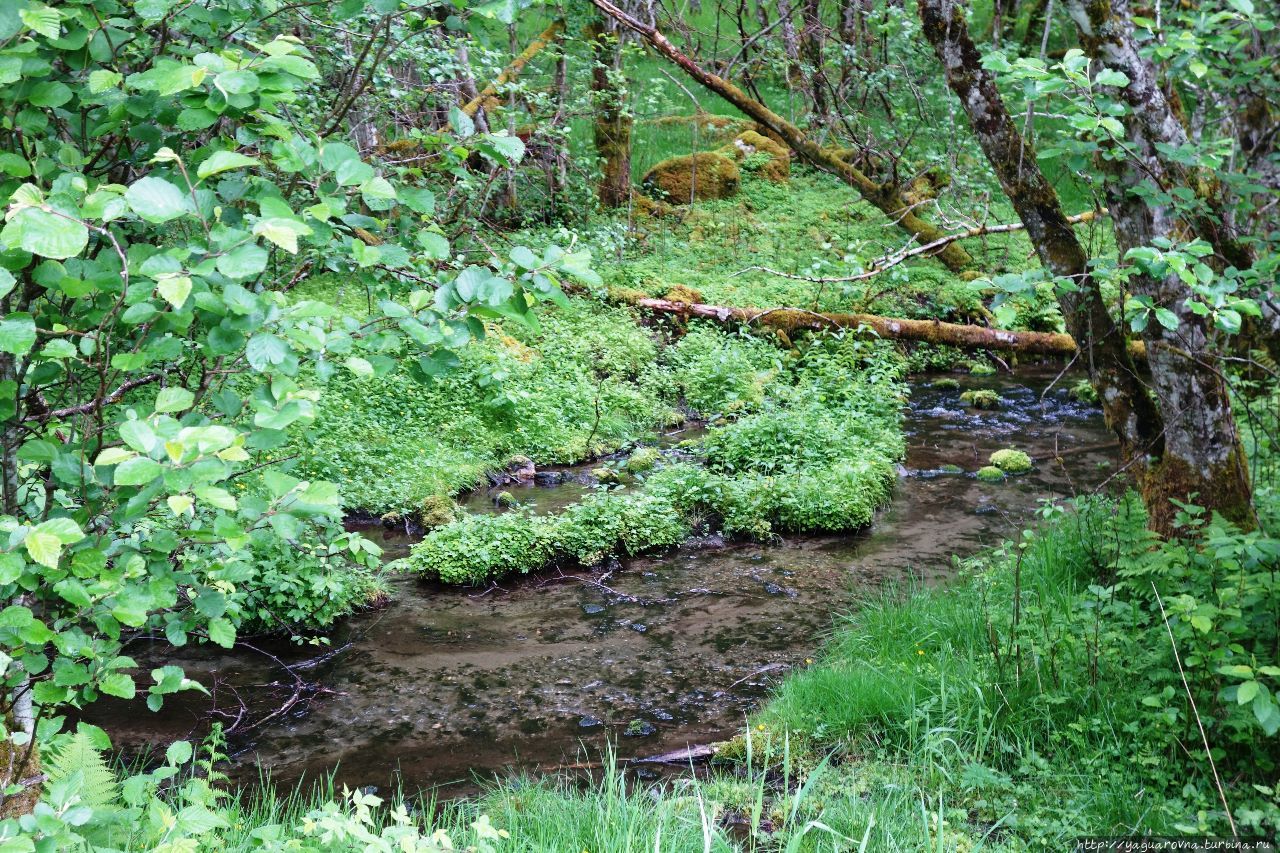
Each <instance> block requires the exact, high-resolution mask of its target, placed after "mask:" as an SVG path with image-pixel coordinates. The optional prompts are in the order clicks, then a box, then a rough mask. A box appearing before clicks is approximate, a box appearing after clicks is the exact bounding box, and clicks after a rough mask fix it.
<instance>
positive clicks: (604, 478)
mask: <svg viewBox="0 0 1280 853" xmlns="http://www.w3.org/2000/svg"><path fill="white" fill-rule="evenodd" d="M591 476H592V477H595V478H596V480H597V481H598V482H601V483H608V484H612V483H618V482H621V481H622V477H621V476H619V474H618V472H617V471H615V470H613V469H612V468H610V467H608V466H606V465H601V466H600V467H599V468H592V469H591Z"/></svg>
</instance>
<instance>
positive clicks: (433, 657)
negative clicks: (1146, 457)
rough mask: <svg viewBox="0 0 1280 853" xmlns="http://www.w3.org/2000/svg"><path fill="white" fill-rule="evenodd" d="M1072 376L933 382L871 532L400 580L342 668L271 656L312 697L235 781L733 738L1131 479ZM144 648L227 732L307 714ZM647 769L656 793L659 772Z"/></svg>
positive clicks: (442, 766) (298, 656) (551, 758)
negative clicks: (960, 571)
mask: <svg viewBox="0 0 1280 853" xmlns="http://www.w3.org/2000/svg"><path fill="white" fill-rule="evenodd" d="M1055 377H1056V372H1055V371H1052V370H1043V369H1032V370H1026V369H1020V370H1019V371H1018V372H1017V373H1016V374H1014V375H1012V376H1010V375H1007V374H1002V375H998V376H989V377H976V376H975V377H967V378H966V379H965V385H966V386H967V387H970V388H991V389H993V390H996V391H997V392H998V393H999V394H1000V395H1001V397H1002V398H1003V400H1004V405H1003V406H1002V407H1001V408H999V409H996V410H990V411H979V410H974V409H969V408H966V407H965V406H964V405H963V404H962V403H961V402H960V399H959V395H960V391H959V390H954V389H948V388H939V387H935V386H934V384H933V382H934V381H935V380H931V379H930V378H928V377H921V378H918V379H916V380H915V381H914V382H913V387H912V391H911V399H910V403H909V410H908V411H907V413H906V416H905V419H904V430H905V432H906V436H907V444H908V450H907V456H906V459H905V461H904V464H903V466H902V469H901V474H902V476H901V478H900V482H899V484H898V487H897V489H896V491H895V495H894V498H893V501H892V503H891V504H890V506H888V507H887V508H886V509H885V510H883V511H882V512H881V513H880V515H879V517H878V519H877V521H876V522H875V524H874V525H873V526H872V528H871V529H870V530H867V531H864V532H861V533H855V534H850V535H827V536H804V537H794V538H785V539H781V540H778V541H773V542H769V543H759V542H751V543H724V542H722V541H719V540H707V539H702V540H698V541H695V542H692V543H690V544H688V545H686V546H685V547H682V548H679V549H676V550H674V551H672V552H669V553H665V554H660V555H657V556H649V557H642V558H633V559H628V560H624V561H622V562H621V563H614V564H612V565H605V566H601V567H594V568H590V569H578V570H576V571H572V572H571V571H569V570H565V571H564V572H563V573H543V574H541V575H537V576H529V577H522V578H511V579H507V580H503V581H500V582H499V583H498V584H496V585H495V586H493V587H491V588H489V589H483V588H478V589H477V588H469V589H462V588H456V587H444V586H439V585H431V584H425V583H422V582H420V581H418V580H416V579H413V578H409V577H403V578H399V579H397V580H396V581H394V598H393V600H392V602H391V604H390V605H389V606H387V607H385V608H383V609H380V610H377V611H374V612H369V613H365V614H362V615H358V616H356V617H354V618H351V619H349V620H347V622H346V623H345V624H344V625H343V626H342V627H341V628H340V629H339V630H338V631H337V632H336V633H335V635H334V636H333V638H332V646H331V647H329V648H328V650H327V651H328V653H326V649H325V648H320V649H317V648H313V647H307V648H303V649H289V648H285V649H283V650H282V649H281V648H279V647H278V646H271V647H267V646H264V647H263V648H264V649H267V648H269V650H270V651H271V652H272V653H273V654H275V655H277V656H278V657H279V658H281V659H284V660H286V661H291V662H296V661H307V660H311V663H309V664H307V665H305V666H303V667H301V668H299V669H298V675H299V677H300V678H302V679H304V680H305V681H306V682H307V685H308V691H307V695H306V696H305V697H303V698H301V699H300V700H299V701H296V702H294V703H293V704H292V705H290V706H289V708H288V710H287V711H286V712H284V713H279V714H278V715H277V716H275V717H274V718H272V719H270V720H269V721H268V722H266V723H265V724H262V725H258V726H255V727H253V728H252V729H249V730H247V731H244V730H242V731H241V732H240V733H238V734H233V735H232V737H231V743H230V746H231V749H232V753H233V755H232V757H233V759H234V770H233V771H232V773H233V776H235V777H236V778H237V779H238V780H239V781H241V782H252V781H253V780H255V779H257V776H258V769H257V768H258V766H259V765H261V767H262V768H263V769H264V770H265V771H268V772H270V774H271V775H272V776H273V777H274V778H275V779H277V780H278V781H281V782H292V781H295V780H297V779H299V778H302V777H304V776H305V777H309V778H315V777H317V776H320V775H322V774H324V773H327V772H334V773H335V774H336V781H337V782H338V783H339V784H342V783H345V784H348V785H352V786H376V787H378V788H385V787H386V786H388V785H395V784H402V785H403V786H404V788H405V789H407V790H415V789H419V788H436V789H437V790H438V791H439V794H440V795H441V796H452V795H454V794H457V793H464V792H467V791H471V790H474V788H475V783H476V780H477V777H483V776H484V775H486V774H491V773H494V772H502V771H504V770H506V769H508V768H517V769H523V770H540V771H554V770H556V769H557V768H559V767H562V766H565V765H575V764H579V763H582V762H586V763H590V762H591V761H597V760H599V753H600V749H601V748H602V747H603V746H604V745H605V744H606V742H608V741H610V740H615V741H616V742H617V752H618V755H619V757H621V758H624V759H633V758H644V757H647V756H654V755H658V754H662V753H668V752H672V751H677V750H681V749H684V748H685V747H689V746H699V745H706V744H710V743H712V742H715V741H720V740H724V739H727V738H729V737H732V736H733V735H734V734H736V733H738V732H739V731H740V730H741V727H742V724H743V720H744V717H745V715H746V714H747V713H748V712H749V711H751V710H752V709H753V708H755V707H756V706H757V705H758V704H759V703H760V701H761V700H762V698H763V697H764V696H766V695H767V692H768V690H769V689H770V686H771V685H772V684H774V683H776V682H777V680H779V679H780V678H782V677H783V676H784V675H785V674H786V673H787V671H789V670H790V669H792V668H794V667H802V666H804V665H805V662H806V659H807V658H810V657H812V656H813V655H814V654H815V653H816V651H817V649H818V647H819V644H820V642H821V639H822V636H823V634H824V631H825V630H826V629H827V627H828V626H829V625H830V624H831V620H832V619H833V617H835V616H837V615H838V614H839V613H840V612H841V611H842V610H845V609H847V608H848V607H849V605H851V604H852V603H853V602H854V600H855V599H856V597H857V596H858V595H859V593H863V594H865V593H867V592H868V591H871V590H874V589H875V588H877V587H879V586H881V585H883V584H885V583H891V582H896V583H920V582H924V583H930V582H936V581H938V580H941V579H944V578H946V577H948V576H949V575H951V574H952V573H954V571H955V568H954V564H953V561H952V555H961V556H963V555H967V554H971V553H974V552H976V551H977V550H979V549H980V548H982V547H984V546H989V545H992V544H996V543H998V542H999V541H1000V540H1001V539H1002V538H1007V537H1010V536H1013V535H1016V533H1017V532H1018V530H1019V529H1021V527H1022V526H1024V525H1025V523H1026V522H1027V520H1028V518H1029V516H1030V515H1031V514H1032V513H1033V512H1034V510H1035V509H1036V508H1037V506H1038V502H1039V501H1040V500H1041V499H1043V498H1050V497H1063V496H1069V495H1071V494H1080V493H1084V492H1087V491H1089V490H1092V489H1094V488H1096V487H1098V486H1099V485H1100V484H1104V483H1105V482H1106V481H1107V479H1108V478H1109V477H1111V476H1112V475H1113V474H1114V472H1115V468H1114V467H1113V463H1114V461H1115V459H1116V452H1115V448H1114V443H1113V440H1112V439H1111V436H1110V433H1109V432H1108V431H1107V430H1106V428H1105V426H1104V425H1103V422H1102V416H1101V413H1100V412H1099V410H1097V409H1096V408H1092V407H1089V406H1086V405H1083V404H1080V403H1076V402H1073V401H1071V400H1070V399H1069V398H1068V395H1067V392H1066V389H1067V387H1068V386H1069V385H1070V384H1071V381H1074V380H1073V379H1071V380H1069V378H1068V377H1062V378H1060V379H1058V381H1057V382H1056V384H1054V385H1053V387H1052V388H1051V389H1050V390H1048V391H1047V393H1046V389H1047V388H1049V386H1050V383H1051V382H1053V380H1054V379H1055ZM681 437H684V436H679V435H677V436H675V437H674V438H681ZM1004 447H1016V448H1018V449H1021V450H1024V451H1026V452H1028V453H1029V454H1030V455H1031V456H1032V458H1033V459H1034V460H1035V462H1036V467H1035V469H1034V470H1033V471H1032V472H1031V473H1029V474H1026V475H1024V476H1020V477H1012V478H1010V479H1009V480H1008V481H1006V482H1005V483H1003V484H985V483H982V482H979V481H978V480H976V479H975V478H974V476H973V473H972V472H974V471H976V470H977V469H978V468H979V467H981V466H982V465H985V464H987V457H988V455H989V454H990V453H991V452H992V451H994V450H998V449H1000V448H1004ZM945 466H958V467H959V468H961V469H963V471H964V473H956V472H955V469H954V468H948V467H945ZM590 467H591V466H580V467H578V468H572V469H566V470H565V473H564V476H565V477H567V481H566V482H563V483H561V484H558V485H554V486H539V485H529V486H524V487H518V488H515V489H511V487H509V486H508V487H505V488H507V489H509V490H512V491H513V494H514V496H515V497H516V498H517V499H518V500H520V501H521V502H526V503H532V504H533V505H534V507H535V508H536V509H537V510H538V511H548V510H551V509H555V508H557V507H558V506H561V505H563V504H564V503H565V502H567V501H571V500H576V499H578V498H580V497H581V496H582V495H583V494H585V493H586V492H587V491H588V490H589V489H590V486H588V485H586V484H584V482H583V481H584V479H585V478H586V472H587V471H588V470H589V469H590ZM543 479H544V482H545V480H546V479H547V478H543ZM553 479H554V478H553ZM469 500H470V502H471V504H470V507H471V509H473V510H480V509H482V508H484V507H486V506H488V505H489V503H490V502H489V500H488V499H487V497H486V496H485V495H484V494H483V493H480V494H477V495H473V496H471V497H470V499H469ZM367 533H368V535H370V536H371V537H375V538H377V539H379V540H380V541H381V543H382V544H383V545H384V547H385V548H386V549H387V554H386V556H387V558H388V559H393V558H395V557H398V556H402V555H403V554H404V553H405V552H406V551H407V548H408V546H409V545H410V543H411V541H412V540H411V539H409V538H408V537H406V536H404V535H402V534H399V535H398V534H394V533H390V532H387V531H384V530H382V529H381V528H374V529H371V530H368V531H367ZM167 648H168V647H167V646H163V645H160V644H157V645H156V646H155V651H156V653H157V655H159V654H160V653H161V650H162V649H167ZM129 653H131V654H133V655H135V656H136V657H138V658H139V659H140V660H141V661H142V663H143V665H144V666H146V665H159V664H160V663H161V662H178V663H181V664H182V665H183V666H184V667H185V668H186V671H187V674H188V675H189V676H190V677H193V678H197V679H199V680H200V681H201V682H203V683H205V684H206V685H208V686H209V687H210V689H211V692H212V699H213V703H214V705H215V706H216V707H217V708H219V709H221V711H222V712H223V714H224V715H225V716H224V717H223V719H224V720H225V721H226V722H227V723H228V724H230V723H231V722H233V721H234V720H235V718H236V716H237V714H238V709H239V708H240V707H241V702H242V701H243V702H244V704H245V705H246V706H247V708H248V709H249V710H250V711H252V713H254V714H256V715H257V717H258V718H261V717H262V716H263V715H264V713H271V711H270V708H271V707H272V703H275V704H276V705H277V706H278V705H280V704H281V703H282V702H284V701H286V700H288V699H289V697H290V689H289V685H291V684H293V680H292V678H290V677H289V676H288V675H287V674H286V673H285V672H284V671H283V670H282V669H281V667H280V666H278V665H277V664H276V663H275V662H273V661H272V660H271V659H270V658H268V657H267V656H265V655H260V654H254V653H252V652H248V651H244V650H241V649H240V648H239V647H238V648H237V649H236V650H235V651H230V652H216V651H215V650H213V649H211V648H209V647H205V648H201V649H193V650H191V651H189V652H186V653H184V654H183V656H182V657H181V658H180V659H179V660H177V661H172V659H169V660H166V661H162V660H161V659H159V658H158V657H157V658H155V659H148V658H150V657H151V656H150V655H149V653H148V650H147V649H146V648H139V644H138V643H135V644H134V645H133V646H132V647H131V648H130V649H129ZM317 660H318V662H317ZM317 688H318V689H317ZM282 697H283V698H282ZM209 707H210V702H209V700H207V699H204V698H202V697H198V696H197V695H196V694H192V693H187V694H184V696H183V698H181V699H179V698H177V697H171V698H170V699H169V702H168V703H167V704H166V706H165V708H164V710H163V711H162V712H161V713H159V714H155V715H153V714H149V713H147V712H146V711H144V710H142V709H141V705H140V703H136V704H135V703H124V702H120V701H111V702H107V703H99V704H98V705H97V706H95V707H94V709H93V711H92V715H91V719H92V720H93V722H96V723H98V724H100V725H102V726H104V727H105V728H107V730H108V731H109V732H110V733H111V735H112V737H113V739H114V741H115V743H116V744H117V746H119V747H120V748H122V749H123V751H124V752H125V753H126V754H130V753H137V752H139V751H141V750H143V749H145V748H146V747H147V746H148V745H162V744H165V743H168V742H170V741H172V740H173V739H175V738H182V737H189V736H193V735H198V734H199V733H200V732H201V731H202V730H203V729H205V728H207V724H208V720H209ZM263 708H266V709H267V710H266V711H265V712H264V711H262V710H261V709H263ZM634 766H635V767H636V769H637V772H638V773H640V774H641V775H642V776H644V775H648V774H649V773H651V772H654V771H653V770H651V769H650V766H649V765H646V764H643V763H639V764H635V765H634ZM392 773H398V775H399V778H398V779H396V778H392V777H391V774H392Z"/></svg>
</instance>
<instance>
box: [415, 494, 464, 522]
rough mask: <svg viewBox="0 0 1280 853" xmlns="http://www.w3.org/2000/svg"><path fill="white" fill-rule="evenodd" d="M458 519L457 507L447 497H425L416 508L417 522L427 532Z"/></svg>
mask: <svg viewBox="0 0 1280 853" xmlns="http://www.w3.org/2000/svg"><path fill="white" fill-rule="evenodd" d="M457 517H458V505H457V504H456V503H454V500H453V498H451V497H449V496H448V495H427V497H425V498H423V500H422V503H421V505H419V507H418V520H419V521H420V522H422V526H423V527H424V528H426V529H427V530H434V529H435V528H437V527H443V526H444V525H446V524H448V523H449V522H451V521H454V520H455V519H456V518H457Z"/></svg>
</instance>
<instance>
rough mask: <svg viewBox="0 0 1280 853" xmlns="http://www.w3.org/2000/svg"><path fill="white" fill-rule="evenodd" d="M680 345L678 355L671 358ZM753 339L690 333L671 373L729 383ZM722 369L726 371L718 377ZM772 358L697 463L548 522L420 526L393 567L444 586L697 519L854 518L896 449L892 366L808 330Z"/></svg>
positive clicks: (589, 557)
mask: <svg viewBox="0 0 1280 853" xmlns="http://www.w3.org/2000/svg"><path fill="white" fill-rule="evenodd" d="M716 336H719V340H716V339H715V337H716ZM685 341H692V343H691V344H690V347H691V350H690V351H686V352H679V350H680V348H681V347H682V346H684V343H685ZM739 345H740V346H741V348H742V349H744V350H745V352H740V351H738V347H739ZM760 346H761V345H760V342H758V341H756V340H753V339H745V338H740V337H738V336H735V335H730V334H726V333H724V332H721V331H718V330H704V331H701V332H695V331H691V332H690V333H689V334H688V335H687V336H686V337H685V338H684V339H683V340H682V341H681V344H680V345H678V346H677V347H676V349H677V353H676V354H675V355H674V356H673V358H674V360H675V362H676V364H677V367H676V372H677V374H678V375H679V374H680V373H681V372H682V371H691V370H692V369H693V367H694V366H705V367H706V368H707V369H708V370H710V371H712V372H713V373H715V374H716V375H717V376H720V377H723V378H725V379H727V380H728V381H726V382H724V383H720V382H717V383H716V385H715V386H714V387H716V388H719V389H721V390H723V389H724V388H726V387H728V388H735V387H736V388H739V389H740V388H742V387H743V386H742V385H740V384H737V383H739V382H740V381H741V380H742V379H743V378H745V377H746V376H748V375H752V374H753V373H754V372H755V369H756V368H757V367H761V366H763V365H764V363H765V359H764V357H763V356H764V353H762V351H761V350H760ZM764 346H766V347H767V346H769V345H768V344H764ZM770 349H772V348H771V347H770ZM775 352H776V351H775ZM710 353H721V354H723V355H724V356H725V357H724V358H709V357H708V354H710ZM725 363H728V364H731V365H735V367H734V369H733V370H731V371H729V372H727V373H722V372H721V370H722V369H723V365H724V364H725ZM772 364H773V367H772V368H771V369H772V370H775V371H777V374H776V376H775V379H774V381H773V382H771V383H769V384H768V385H767V386H765V385H760V386H755V385H752V386H749V387H753V388H756V387H758V389H759V397H758V398H756V399H757V400H758V402H755V403H753V409H754V410H753V411H744V412H743V414H742V415H741V416H740V417H738V418H737V419H736V420H727V421H726V422H725V423H724V424H723V425H722V426H719V427H716V428H714V429H712V430H711V431H710V432H709V433H708V436H707V438H706V439H705V440H704V442H703V443H702V446H701V447H700V448H699V449H700V450H701V452H702V455H703V457H704V459H705V461H706V465H705V466H704V465H698V464H692V463H688V462H684V463H678V464H668V465H664V466H661V467H658V468H656V469H654V470H651V472H650V473H649V474H648V476H647V477H646V478H645V479H644V482H643V483H641V484H639V485H638V486H633V487H632V488H631V489H630V490H628V491H625V492H617V491H614V492H605V493H600V494H596V495H593V496H591V497H589V498H587V499H586V500H583V501H581V502H579V503H577V504H574V505H572V506H570V507H569V508H567V509H565V510H564V511H562V512H561V513H559V514H558V515H555V516H534V515H529V514H523V513H507V514H505V515H503V516H501V518H502V519H503V520H502V521H501V522H495V521H492V520H483V521H480V520H476V519H472V518H470V517H466V518H463V519H460V520H459V521H458V522H455V523H454V524H452V525H446V526H445V527H443V528H440V529H438V530H436V531H433V532H431V533H429V534H428V535H427V536H426V538H425V539H424V540H423V541H422V542H420V543H419V544H418V545H416V546H415V547H414V549H413V551H412V553H411V554H410V556H409V558H408V561H407V565H408V566H409V568H410V569H412V570H413V571H416V572H419V573H422V574H426V575H428V576H431V577H435V578H439V579H441V580H444V581H446V582H471V583H475V582H479V581H483V580H485V579H488V578H491V577H496V576H499V575H502V574H507V573H510V572H528V571H533V570H535V569H537V568H540V567H542V566H543V565H546V564H548V563H552V562H558V561H560V562H578V563H584V564H593V563H597V562H599V561H600V560H603V559H604V558H606V557H607V556H609V555H610V554H614V553H622V554H636V553H640V552H642V551H645V550H650V549H654V548H665V547H669V546H671V545H675V544H678V543H679V542H681V541H683V539H685V538H686V537H687V536H688V535H689V534H690V532H691V531H692V530H694V529H695V528H698V527H708V528H716V529H719V530H721V531H723V532H724V533H726V534H729V535H735V536H749V537H756V538H764V537H768V536H770V535H773V534H775V533H779V532H784V531H791V532H799V531H806V530H832V531H834V530H852V529H856V528H859V527H862V526H864V525H866V524H868V523H869V522H870V521H871V520H872V518H873V517H874V514H875V511H876V509H877V508H878V507H880V506H881V505H883V503H884V502H885V501H887V500H888V498H889V496H890V493H891V491H892V488H893V483H894V481H895V480H896V472H895V469H894V465H893V463H894V461H896V460H897V459H898V458H900V457H901V455H902V453H903V440H902V434H901V430H900V428H899V423H898V419H899V413H900V407H901V405H902V402H901V401H902V394H901V388H900V387H899V382H900V379H901V369H902V367H901V361H900V360H899V359H898V358H897V356H896V355H895V354H894V352H893V350H892V349H890V348H889V347H887V346H885V345H884V344H880V343H875V342H870V341H859V340H857V339H855V338H854V337H852V336H839V337H833V336H828V335H818V336H815V337H814V338H813V339H812V340H809V341H807V342H806V343H805V345H804V347H803V349H802V351H801V352H800V353H799V355H797V356H796V357H794V358H793V359H792V360H791V361H790V362H789V363H783V362H777V361H772ZM677 387H679V388H681V389H683V390H685V391H686V393H687V389H696V390H698V391H706V390H707V389H708V388H709V387H710V386H708V385H707V384H704V383H702V382H699V381H698V379H697V378H696V377H695V376H689V375H685V376H684V378H682V379H681V381H680V382H679V383H678V384H677ZM728 398H732V399H733V400H734V401H745V400H746V399H747V398H746V397H744V396H742V395H739V394H737V393H731V394H729V395H723V394H721V393H719V392H717V393H715V394H712V395H710V396H709V397H707V398H704V399H714V400H716V401H717V402H721V401H724V400H725V399H728ZM641 452H642V451H637V452H636V454H639V453H641ZM652 453H653V454H654V455H655V456H656V455H657V451H656V450H653V451H652ZM636 454H633V457H632V458H634V456H635V455H636ZM623 467H624V468H627V467H628V466H626V465H624V466H623ZM594 473H595V474H596V477H597V479H598V480H599V481H600V482H601V483H604V484H607V483H612V482H616V479H617V477H618V471H617V470H616V469H615V468H614V467H609V466H603V467H601V468H599V469H597V470H596V472H594ZM513 530H518V531H519V533H514V532H513ZM486 533H492V534H493V535H494V536H495V539H494V542H493V543H492V544H491V545H488V546H485V545H483V544H482V543H481V541H480V540H481V537H482V536H483V535H485V534H486Z"/></svg>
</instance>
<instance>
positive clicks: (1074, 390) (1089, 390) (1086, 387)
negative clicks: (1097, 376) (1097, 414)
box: [1067, 379, 1098, 404]
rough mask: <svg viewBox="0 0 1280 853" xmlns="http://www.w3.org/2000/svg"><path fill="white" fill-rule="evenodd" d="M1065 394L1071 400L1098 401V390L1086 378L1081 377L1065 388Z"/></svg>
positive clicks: (1082, 401)
mask: <svg viewBox="0 0 1280 853" xmlns="http://www.w3.org/2000/svg"><path fill="white" fill-rule="evenodd" d="M1067 395H1068V396H1069V397H1071V399H1072V400H1076V401H1078V402H1081V403H1091V404H1093V403H1097V402H1098V390H1097V389H1096V388H1094V387H1093V383H1092V382H1090V381H1089V380H1088V379H1081V380H1080V381H1079V382H1076V383H1075V384H1074V385H1072V386H1071V387H1070V388H1069V389H1067Z"/></svg>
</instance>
